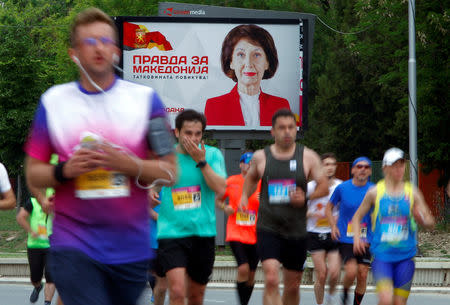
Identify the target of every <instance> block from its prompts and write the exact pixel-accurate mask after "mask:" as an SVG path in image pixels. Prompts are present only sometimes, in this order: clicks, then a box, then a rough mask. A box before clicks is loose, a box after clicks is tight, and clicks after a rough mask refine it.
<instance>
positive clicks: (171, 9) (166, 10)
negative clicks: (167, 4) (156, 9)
mask: <svg viewBox="0 0 450 305" xmlns="http://www.w3.org/2000/svg"><path fill="white" fill-rule="evenodd" d="M172 11H173V7H171V8H168V9H165V10H164V14H165V15H167V16H172V14H173V12H172Z"/></svg>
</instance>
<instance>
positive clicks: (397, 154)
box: [383, 147, 405, 166]
mask: <svg viewBox="0 0 450 305" xmlns="http://www.w3.org/2000/svg"><path fill="white" fill-rule="evenodd" d="M401 159H405V153H404V152H403V150H401V149H400V148H397V147H392V148H389V149H388V150H386V152H385V153H384V157H383V166H391V165H392V164H394V163H395V162H397V161H398V160H401Z"/></svg>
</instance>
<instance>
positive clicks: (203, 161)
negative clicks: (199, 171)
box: [195, 160, 206, 168]
mask: <svg viewBox="0 0 450 305" xmlns="http://www.w3.org/2000/svg"><path fill="white" fill-rule="evenodd" d="M205 165H206V160H200V161H198V163H197V165H196V166H195V167H198V168H204V167H205Z"/></svg>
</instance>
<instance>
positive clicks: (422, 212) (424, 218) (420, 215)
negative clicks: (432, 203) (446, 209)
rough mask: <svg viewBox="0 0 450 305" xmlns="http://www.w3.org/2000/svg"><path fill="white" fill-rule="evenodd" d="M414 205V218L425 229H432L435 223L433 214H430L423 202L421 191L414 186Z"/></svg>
mask: <svg viewBox="0 0 450 305" xmlns="http://www.w3.org/2000/svg"><path fill="white" fill-rule="evenodd" d="M413 192H414V207H413V214H414V219H415V220H416V221H417V222H418V223H419V224H420V225H421V226H423V227H425V228H426V229H429V230H431V229H433V228H434V225H435V223H436V220H435V219H434V217H433V215H432V214H431V211H430V209H429V208H428V205H427V204H426V202H425V198H424V197H423V194H422V192H421V191H420V190H419V189H416V188H414V190H413Z"/></svg>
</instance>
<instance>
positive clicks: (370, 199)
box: [352, 187, 377, 253]
mask: <svg viewBox="0 0 450 305" xmlns="http://www.w3.org/2000/svg"><path fill="white" fill-rule="evenodd" d="M376 196H377V188H376V187H372V188H371V189H370V190H369V191H367V193H366V195H365V196H364V199H363V201H362V203H361V205H360V206H359V208H358V210H356V212H355V214H354V215H353V218H352V231H353V234H354V235H353V251H355V252H356V253H364V252H365V251H366V245H365V243H363V242H361V238H360V235H361V220H362V219H363V217H364V216H365V215H366V214H367V213H369V211H370V208H371V207H372V205H373V204H374V202H375V199H376Z"/></svg>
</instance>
